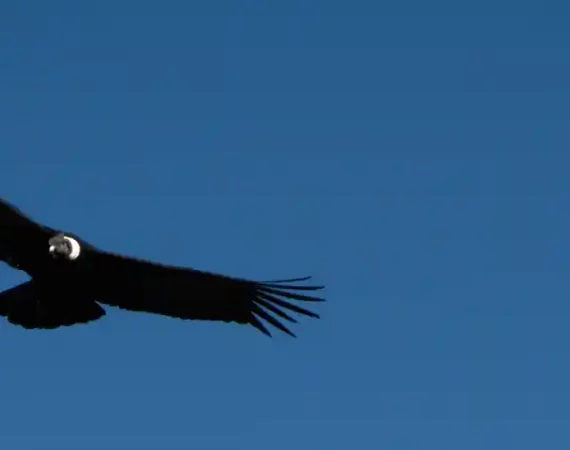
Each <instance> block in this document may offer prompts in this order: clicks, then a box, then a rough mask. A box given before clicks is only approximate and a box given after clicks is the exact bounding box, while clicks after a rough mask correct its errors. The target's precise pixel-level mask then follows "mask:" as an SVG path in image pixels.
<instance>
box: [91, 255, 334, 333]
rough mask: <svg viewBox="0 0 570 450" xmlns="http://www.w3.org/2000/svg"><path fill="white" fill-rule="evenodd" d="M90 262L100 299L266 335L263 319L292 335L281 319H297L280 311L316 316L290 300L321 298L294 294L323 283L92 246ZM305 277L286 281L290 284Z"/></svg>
mask: <svg viewBox="0 0 570 450" xmlns="http://www.w3.org/2000/svg"><path fill="white" fill-rule="evenodd" d="M90 260H91V261H92V264H93V269H94V273H95V274H96V282H95V283H94V286H95V289H96V292H97V293H96V295H97V300H98V301H99V302H100V303H103V304H107V305H110V306H115V307H119V308H122V309H126V310H130V311H144V312H149V313H155V314H160V315H165V316H170V317H176V318H180V319H190V320H214V321H224V322H237V323H241V324H250V325H252V326H254V327H255V328H257V329H258V330H259V331H261V332H263V333H265V334H267V335H269V336H271V334H270V332H269V330H268V329H267V328H266V327H265V325H264V324H263V322H262V321H261V320H263V321H264V322H267V323H268V324H270V325H272V326H274V327H276V328H278V329H280V330H281V331H283V332H285V333H287V334H289V335H291V336H294V334H293V333H291V331H290V330H289V329H288V328H287V327H285V326H284V325H283V323H282V322H281V321H280V320H279V319H284V320H288V321H290V322H296V319H294V318H293V317H291V316H290V315H289V314H287V313H286V312H285V311H284V310H288V311H292V312H295V313H297V314H300V315H304V316H309V317H314V318H318V317H319V316H318V315H317V314H315V313H314V312H312V311H309V310H307V309H305V308H302V307H300V306H297V305H295V304H293V303H292V302H290V301H289V300H296V301H305V302H316V301H324V299H322V298H318V297H312V296H309V295H304V294H297V293H295V292H293V291H295V290H302V291H307V290H316V289H322V286H317V287H314V286H294V285H291V284H287V285H277V284H275V283H276V282H275V281H273V282H269V283H265V282H257V281H252V280H246V279H242V278H234V277H228V276H226V275H221V274H217V273H211V272H204V271H200V270H195V269H191V268H185V267H177V266H169V265H163V264H159V263H154V262H151V261H148V260H143V259H136V258H130V257H127V256H122V255H118V254H114V253H107V252H103V251H100V250H92V251H91V254H90ZM308 278H309V277H305V278H297V279H290V280H284V281H285V282H287V283H293V282H295V281H304V280H307V279H308ZM285 299H288V300H285ZM260 319H261V320H260Z"/></svg>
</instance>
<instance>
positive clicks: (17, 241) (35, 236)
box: [0, 199, 56, 270]
mask: <svg viewBox="0 0 570 450" xmlns="http://www.w3.org/2000/svg"><path fill="white" fill-rule="evenodd" d="M55 233H56V231H55V230H53V229H52V228H49V227H47V226H44V225H41V224H39V223H38V222H36V221H34V220H32V219H31V218H30V217H28V216H27V215H25V214H24V213H23V212H22V211H21V210H20V209H18V208H17V207H16V206H14V205H12V204H11V203H8V202H7V201H5V200H2V199H0V260H2V261H4V262H6V263H8V264H10V265H11V266H13V267H14V268H17V269H20V268H23V269H24V270H25V269H26V267H27V266H28V264H29V263H30V261H31V260H32V259H33V257H34V255H35V253H37V249H38V248H43V246H45V245H47V239H49V237H50V236H51V235H53V234H55Z"/></svg>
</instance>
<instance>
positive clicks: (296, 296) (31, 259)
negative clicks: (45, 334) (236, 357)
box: [0, 199, 323, 336]
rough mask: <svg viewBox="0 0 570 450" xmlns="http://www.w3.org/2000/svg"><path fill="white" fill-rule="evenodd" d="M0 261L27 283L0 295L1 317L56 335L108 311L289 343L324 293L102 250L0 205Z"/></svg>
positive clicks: (284, 282)
mask: <svg viewBox="0 0 570 450" xmlns="http://www.w3.org/2000/svg"><path fill="white" fill-rule="evenodd" d="M0 260H3V261H5V262H6V263H8V264H9V265H10V266H12V267H14V268H16V269H19V270H22V271H24V272H26V273H27V274H28V275H29V276H30V278H31V279H30V280H28V281H26V282H24V283H22V284H20V285H18V286H15V287H13V288H10V289H7V290H5V291H4V292H2V293H0V315H2V316H4V317H6V318H7V319H8V320H9V321H10V322H11V323H13V324H16V325H20V326H23V327H25V328H44V329H49V328H57V327H60V326H64V325H73V324H79V323H87V322H91V321H94V320H97V319H99V318H101V317H103V316H104V315H105V314H106V312H105V309H103V307H102V306H101V304H103V305H110V306H115V307H118V308H122V309H125V310H130V311H142V312H148V313H154V314H160V315H164V316H170V317H176V318H180V319H193V320H213V321H223V322H236V323H240V324H250V325H252V326H254V327H255V328H257V329H258V330H260V331H261V332H263V333H265V334H267V335H269V336H271V333H270V331H269V329H268V327H267V324H269V325H272V326H274V327H276V328H278V329H280V330H281V331H283V332H285V333H287V334H289V335H291V336H294V334H293V333H292V332H291V331H290V330H289V328H287V327H286V326H285V325H284V321H288V322H293V323H295V322H296V319H295V318H294V317H293V316H292V314H293V313H297V314H299V315H304V316H310V317H315V318H318V317H319V316H318V315H317V314H315V313H314V312H312V311H309V310H308V309H306V308H304V307H301V306H299V305H298V304H296V303H294V301H296V302H318V301H323V299H322V298H319V297H314V296H312V295H308V294H309V293H310V291H315V290H319V289H322V286H304V285H299V284H296V283H298V282H301V281H306V280H308V279H309V278H310V277H305V278H296V279H289V280H274V281H267V282H257V281H252V280H246V279H242V278H234V277H229V276H225V275H220V274H216V273H210V272H204V271H200V270H196V269H192V268H187V267H176V266H171V265H166V264H159V263H156V262H152V261H148V260H143V259H137V258H133V257H129V256H123V255H118V254H114V253H110V252H106V251H103V250H101V249H98V248H96V247H95V246H93V245H91V244H89V243H88V242H86V241H84V240H83V239H81V238H79V237H78V236H76V235H74V234H71V233H66V232H62V231H60V230H56V229H53V228H50V227H48V226H45V225H42V224H39V223H38V222H36V221H34V220H33V219H31V218H30V217H28V216H26V215H25V214H24V213H23V212H22V211H20V210H19V209H18V208H17V207H15V206H14V205H12V204H10V203H8V202H6V201H3V200H1V199H0Z"/></svg>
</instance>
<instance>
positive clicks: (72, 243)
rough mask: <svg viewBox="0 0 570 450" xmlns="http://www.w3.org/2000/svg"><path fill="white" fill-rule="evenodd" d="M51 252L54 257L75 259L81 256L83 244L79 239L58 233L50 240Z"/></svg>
mask: <svg viewBox="0 0 570 450" xmlns="http://www.w3.org/2000/svg"><path fill="white" fill-rule="evenodd" d="M48 244H49V252H50V254H51V255H52V256H53V257H54V258H65V259H67V260H69V261H74V260H76V259H77V258H79V254H80V253H81V245H80V244H79V242H77V240H75V239H74V238H72V237H70V236H66V235H65V234H63V233H59V234H56V235H55V236H54V237H52V238H51V239H50V240H49V241H48Z"/></svg>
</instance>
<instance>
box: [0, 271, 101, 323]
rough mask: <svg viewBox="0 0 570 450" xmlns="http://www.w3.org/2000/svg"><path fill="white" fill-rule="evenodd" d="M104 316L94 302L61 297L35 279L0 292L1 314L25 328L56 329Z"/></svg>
mask: <svg viewBox="0 0 570 450" xmlns="http://www.w3.org/2000/svg"><path fill="white" fill-rule="evenodd" d="M104 315H105V310H104V309H103V308H102V307H101V306H100V305H99V304H98V303H96V302H95V301H92V300H84V299H81V298H69V297H65V296H64V297H62V295H61V293H58V292H53V291H50V290H48V289H42V288H41V287H40V286H38V285H37V284H36V283H34V281H33V280H30V281H27V282H26V283H22V284H20V285H18V286H15V287H13V288H10V289H7V290H6V291H4V292H2V293H0V316H4V317H6V318H7V319H8V321H9V322H10V323H12V324H14V325H19V326H22V327H24V328H40V329H53V328H58V327H61V326H69V325H74V324H78V323H87V322H91V321H94V320H97V319H99V318H101V317H103V316H104Z"/></svg>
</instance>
